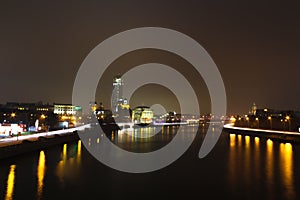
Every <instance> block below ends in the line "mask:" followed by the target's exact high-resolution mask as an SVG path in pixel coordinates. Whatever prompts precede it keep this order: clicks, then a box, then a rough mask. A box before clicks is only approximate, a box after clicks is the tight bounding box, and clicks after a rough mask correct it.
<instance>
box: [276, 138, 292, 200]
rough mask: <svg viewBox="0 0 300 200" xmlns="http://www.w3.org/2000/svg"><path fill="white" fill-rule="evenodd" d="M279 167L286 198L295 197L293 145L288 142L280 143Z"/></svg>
mask: <svg viewBox="0 0 300 200" xmlns="http://www.w3.org/2000/svg"><path fill="white" fill-rule="evenodd" d="M279 152H280V160H281V164H280V169H281V172H282V173H281V174H282V180H283V182H284V187H285V188H286V190H285V191H286V199H294V198H295V193H294V192H295V190H294V174H293V146H292V144H290V143H286V144H283V143H281V144H280V147H279Z"/></svg>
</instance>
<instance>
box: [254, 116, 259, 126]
mask: <svg viewBox="0 0 300 200" xmlns="http://www.w3.org/2000/svg"><path fill="white" fill-rule="evenodd" d="M255 120H256V121H257V128H259V119H258V117H256V118H255Z"/></svg>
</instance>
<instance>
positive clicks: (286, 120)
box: [246, 116, 291, 131]
mask: <svg viewBox="0 0 300 200" xmlns="http://www.w3.org/2000/svg"><path fill="white" fill-rule="evenodd" d="M246 121H247V122H248V127H250V119H249V117H248V116H247V117H246ZM255 121H256V122H257V128H259V118H258V117H256V118H255ZM268 121H270V129H271V130H272V129H273V123H272V117H271V116H269V117H268ZM281 122H283V123H284V122H288V123H289V131H291V117H290V116H286V117H285V119H284V120H283V119H281Z"/></svg>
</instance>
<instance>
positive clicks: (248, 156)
mask: <svg viewBox="0 0 300 200" xmlns="http://www.w3.org/2000/svg"><path fill="white" fill-rule="evenodd" d="M250 150H251V147H250V136H248V135H246V136H245V163H244V169H245V174H247V175H246V176H245V179H246V183H247V184H249V183H250V178H251V177H250V174H251V168H252V166H251V152H250ZM247 189H249V188H248V187H247Z"/></svg>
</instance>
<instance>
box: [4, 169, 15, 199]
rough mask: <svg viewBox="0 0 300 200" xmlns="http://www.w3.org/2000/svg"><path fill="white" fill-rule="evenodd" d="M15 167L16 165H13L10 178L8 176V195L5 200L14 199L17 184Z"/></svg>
mask: <svg viewBox="0 0 300 200" xmlns="http://www.w3.org/2000/svg"><path fill="white" fill-rule="evenodd" d="M15 169H16V165H11V166H10V170H9V174H8V178H7V187H6V196H5V200H11V199H13V193H14V186H15Z"/></svg>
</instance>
